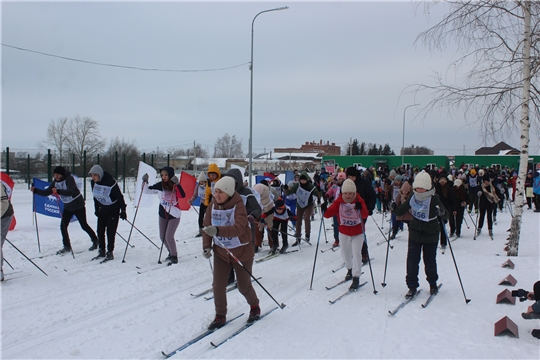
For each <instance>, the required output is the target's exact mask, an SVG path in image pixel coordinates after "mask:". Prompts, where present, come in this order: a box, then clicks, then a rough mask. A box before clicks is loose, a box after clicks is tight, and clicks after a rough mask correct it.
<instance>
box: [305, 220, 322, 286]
mask: <svg viewBox="0 0 540 360" xmlns="http://www.w3.org/2000/svg"><path fill="white" fill-rule="evenodd" d="M323 222H324V217H322V213H321V225H320V226H319V237H318V238H317V247H316V248H315V259H314V260H313V270H312V271H311V283H310V284H309V290H311V289H312V287H313V277H314V276H315V264H316V263H317V254H318V253H319V241H320V240H321V230H322V228H323Z"/></svg>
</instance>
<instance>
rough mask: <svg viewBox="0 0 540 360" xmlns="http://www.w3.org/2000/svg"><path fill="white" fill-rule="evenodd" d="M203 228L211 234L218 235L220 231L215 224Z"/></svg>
mask: <svg viewBox="0 0 540 360" xmlns="http://www.w3.org/2000/svg"><path fill="white" fill-rule="evenodd" d="M202 230H203V231H204V232H205V233H207V234H208V235H210V236H216V235H217V234H218V232H219V231H218V228H217V227H215V226H206V227H204V228H203V229H202Z"/></svg>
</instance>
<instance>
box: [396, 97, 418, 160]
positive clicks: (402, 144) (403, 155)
mask: <svg viewBox="0 0 540 360" xmlns="http://www.w3.org/2000/svg"><path fill="white" fill-rule="evenodd" d="M418 105H420V104H412V105H409V106H406V107H405V109H403V139H402V141H401V166H404V165H405V111H406V110H407V109H408V108H410V107H411V106H418Z"/></svg>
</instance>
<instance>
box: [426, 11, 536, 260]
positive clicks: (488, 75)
mask: <svg viewBox="0 0 540 360" xmlns="http://www.w3.org/2000/svg"><path fill="white" fill-rule="evenodd" d="M433 4H434V3H430V4H427V5H426V10H428V11H429V9H430V7H431V6H433ZM445 4H447V5H448V6H450V9H451V11H450V12H449V13H448V14H447V15H446V16H445V17H444V18H443V19H442V20H441V21H440V22H439V23H438V24H436V25H435V26H433V27H431V28H430V29H428V30H426V31H425V32H423V33H421V34H420V35H419V36H418V38H417V42H422V43H423V44H425V45H426V46H427V47H428V48H430V49H432V50H442V49H444V48H446V46H447V45H448V43H449V42H455V43H456V44H457V46H458V48H459V51H460V53H461V54H462V55H461V57H460V58H458V59H457V60H456V61H454V62H452V63H451V64H450V66H449V70H450V71H454V70H455V71H456V72H459V70H460V68H461V66H462V65H465V66H469V67H470V69H469V70H467V71H466V73H465V76H463V77H462V78H463V79H464V80H463V84H454V83H451V82H450V81H448V80H447V79H446V78H443V76H441V74H438V73H435V76H434V78H435V84H434V85H419V86H416V90H418V91H423V90H428V91H430V92H431V94H432V95H433V96H434V97H433V100H432V101H431V102H430V103H429V104H428V105H427V106H426V107H424V108H423V109H422V112H423V114H424V115H426V114H427V113H428V112H430V111H431V110H433V109H434V108H436V107H445V108H447V109H448V111H449V113H453V112H454V111H455V110H458V111H460V112H463V114H464V115H465V116H466V117H467V115H473V116H474V118H475V119H476V120H473V122H480V123H481V128H482V132H483V137H484V139H487V138H492V139H495V140H497V139H499V138H501V137H506V138H507V137H508V135H509V134H510V133H512V132H515V131H516V130H519V133H520V139H521V149H520V151H521V156H520V166H519V175H518V180H517V198H516V201H515V203H514V204H515V209H516V210H515V213H514V217H513V219H512V224H511V230H510V237H509V240H510V241H509V247H508V256H517V254H518V245H519V236H520V231H521V218H522V213H523V198H524V183H525V176H526V171H527V159H528V155H529V128H530V124H531V121H530V120H531V119H530V117H531V116H532V120H533V121H532V124H533V128H534V129H536V130H538V125H539V124H538V120H539V119H540V99H539V95H540V93H539V89H538V88H537V87H536V86H535V85H534V84H537V83H538V70H539V66H540V62H539V60H540V57H539V55H540V52H539V47H538V45H539V40H540V33H539V32H540V28H539V26H540V3H538V2H532V1H500V0H497V1H494V0H482V1H446V2H445ZM531 59H534V61H532V62H531ZM531 82H532V83H531ZM531 102H532V105H533V106H530V105H529V104H530V103H531ZM531 110H532V111H531Z"/></svg>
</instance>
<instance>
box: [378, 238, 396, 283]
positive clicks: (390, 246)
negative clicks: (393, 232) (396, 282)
mask: <svg viewBox="0 0 540 360" xmlns="http://www.w3.org/2000/svg"><path fill="white" fill-rule="evenodd" d="M381 233H382V231H381ZM388 235H390V233H388ZM383 236H384V234H383ZM390 248H392V249H393V248H394V247H393V246H392V245H390V240H387V241H386V260H385V261H384V277H383V282H382V283H381V285H382V287H385V286H386V269H387V268H388V253H389V250H390Z"/></svg>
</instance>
